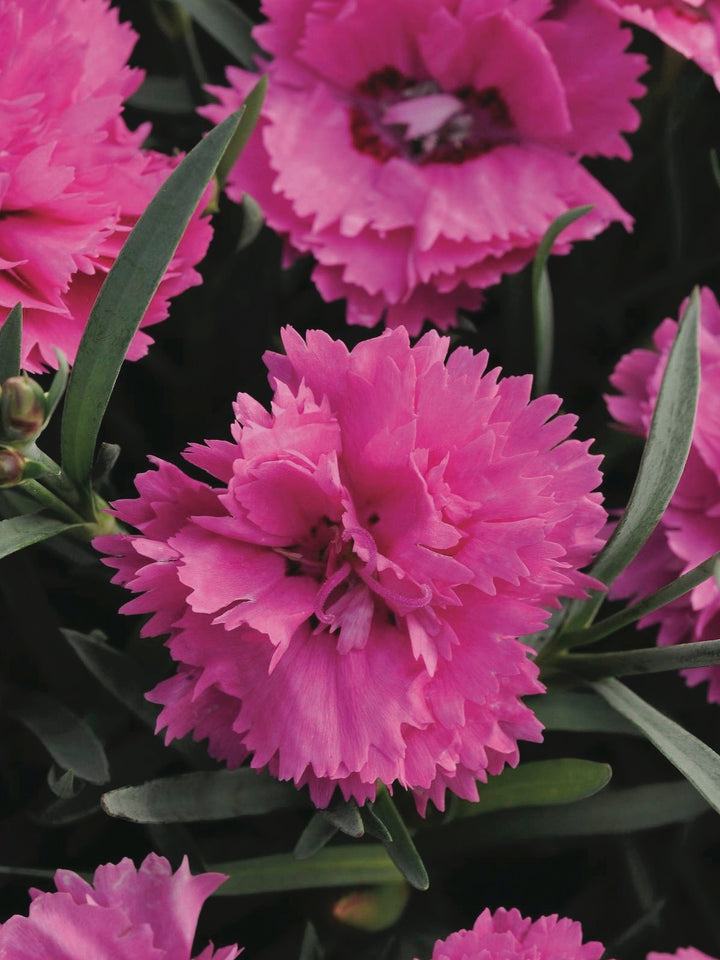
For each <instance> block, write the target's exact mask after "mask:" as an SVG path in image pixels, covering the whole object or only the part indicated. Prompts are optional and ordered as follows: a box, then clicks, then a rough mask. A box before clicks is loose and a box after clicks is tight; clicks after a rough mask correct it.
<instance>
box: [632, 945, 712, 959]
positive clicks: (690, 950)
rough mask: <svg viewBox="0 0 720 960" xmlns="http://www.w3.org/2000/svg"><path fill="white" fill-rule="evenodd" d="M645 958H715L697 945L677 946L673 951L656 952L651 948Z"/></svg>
mask: <svg viewBox="0 0 720 960" xmlns="http://www.w3.org/2000/svg"><path fill="white" fill-rule="evenodd" d="M647 960H715V957H711V956H709V955H708V954H707V953H703V952H702V950H698V949H697V947H678V949H677V950H676V951H675V953H657V952H655V951H654V950H651V951H650V953H649V954H648V955H647Z"/></svg>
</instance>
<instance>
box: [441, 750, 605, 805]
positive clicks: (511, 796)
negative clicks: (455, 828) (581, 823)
mask: <svg viewBox="0 0 720 960" xmlns="http://www.w3.org/2000/svg"><path fill="white" fill-rule="evenodd" d="M611 775H612V771H611V769H610V767H609V766H608V765H607V764H606V763H593V762H592V761H591V760H573V759H569V758H568V759H563V760H539V761H537V762H536V763H522V764H520V766H519V767H516V768H515V769H512V768H508V769H506V770H505V771H504V772H503V773H502V774H500V775H499V776H497V777H490V778H489V780H488V782H487V783H486V784H483V785H481V786H480V788H479V789H480V801H479V803H470V802H469V801H467V800H460V801H458V802H457V804H455V806H454V810H453V813H454V816H455V817H474V816H477V815H478V814H485V813H491V812H492V811H494V810H507V809H510V808H511V807H545V806H553V805H555V804H560V803H574V802H576V801H577V800H584V799H585V798H586V797H591V796H592V795H593V794H595V793H597V792H598V791H600V790H602V789H603V787H605V786H607V784H608V783H609V782H610V777H611Z"/></svg>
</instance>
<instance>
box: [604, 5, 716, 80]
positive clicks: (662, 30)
mask: <svg viewBox="0 0 720 960" xmlns="http://www.w3.org/2000/svg"><path fill="white" fill-rule="evenodd" d="M607 5H608V7H610V8H611V9H613V10H615V11H617V13H619V14H620V16H621V17H623V18H624V19H625V20H629V21H630V22H631V23H637V24H638V25H639V26H641V27H645V29H646V30H650V31H651V32H652V33H654V34H656V35H657V36H658V37H660V39H661V40H663V41H664V42H665V43H666V44H668V46H670V47H673V48H674V49H675V50H677V51H678V52H679V53H682V54H683V56H685V57H688V58H689V59H690V60H694V61H695V62H696V63H697V64H698V66H700V67H702V69H703V70H704V71H705V72H706V73H709V74H710V76H711V77H712V78H713V80H714V81H715V85H716V86H717V87H718V89H720V0H639V2H633V0H607Z"/></svg>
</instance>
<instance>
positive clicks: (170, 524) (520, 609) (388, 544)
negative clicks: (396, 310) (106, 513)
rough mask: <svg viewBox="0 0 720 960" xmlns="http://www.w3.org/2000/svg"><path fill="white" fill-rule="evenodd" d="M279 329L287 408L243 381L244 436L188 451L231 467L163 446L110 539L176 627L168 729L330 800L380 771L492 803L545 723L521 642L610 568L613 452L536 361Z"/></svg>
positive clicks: (420, 799)
mask: <svg viewBox="0 0 720 960" xmlns="http://www.w3.org/2000/svg"><path fill="white" fill-rule="evenodd" d="M283 342H284V344H285V348H286V350H287V356H280V355H278V354H274V353H269V354H266V357H265V361H266V363H267V366H268V369H269V371H270V382H271V385H272V387H273V389H274V398H273V403H272V408H271V412H268V411H267V410H265V409H264V408H263V407H261V406H260V405H259V404H258V403H257V402H256V401H255V400H253V399H252V398H251V397H249V396H247V395H246V394H240V395H239V396H238V398H237V402H236V405H235V413H236V417H237V423H236V424H234V425H233V427H232V433H233V437H234V442H228V441H220V440H210V441H207V444H206V445H204V446H203V445H200V444H194V445H192V446H191V447H190V449H189V451H188V452H187V453H186V454H185V457H186V459H187V460H189V461H190V462H191V463H193V464H195V465H196V466H198V467H202V468H203V469H204V470H206V471H207V472H208V473H209V474H211V475H212V476H214V477H217V478H218V479H219V480H220V481H221V482H222V486H221V487H219V488H215V489H212V488H211V487H209V486H208V485H206V484H204V483H200V482H198V481H196V480H191V479H189V478H188V477H187V476H186V475H185V474H184V473H182V472H181V471H180V470H179V469H177V468H176V467H174V466H171V465H169V464H166V463H162V462H159V461H157V467H158V469H157V471H150V472H148V473H145V474H142V475H141V476H139V477H138V479H137V488H138V491H139V493H140V498H139V499H138V500H123V501H119V502H117V503H116V504H115V505H114V506H115V512H116V515H117V516H118V517H120V518H121V519H122V520H123V521H125V522H127V523H129V524H132V525H133V526H135V527H137V528H138V529H139V530H140V531H141V533H140V534H130V535H115V536H109V537H100V538H98V539H96V540H95V544H96V545H97V546H98V547H99V548H100V549H101V550H103V551H104V552H106V553H109V554H113V555H114V558H113V559H109V560H106V561H105V562H106V563H107V564H109V565H110V566H113V567H117V569H118V573H117V574H116V576H115V581H116V582H119V583H123V584H125V585H126V586H127V587H128V588H129V589H130V590H132V591H133V592H134V593H138V594H141V596H139V597H138V598H136V599H134V600H132V601H131V602H130V603H128V604H127V605H126V606H125V607H123V610H124V611H125V612H127V613H131V612H136V613H148V612H152V613H153V617H152V618H151V619H150V620H149V621H148V622H147V624H146V625H145V628H144V631H145V633H146V634H149V635H154V634H161V633H169V634H170V639H169V641H168V646H169V648H170V652H171V654H172V656H173V658H174V659H175V660H176V661H177V662H178V663H179V664H180V667H179V670H178V672H177V674H176V675H175V676H173V677H171V678H170V679H169V680H166V681H165V682H163V683H161V684H160V685H159V686H158V687H156V688H155V690H154V691H153V692H152V694H151V695H150V699H151V700H153V701H155V702H157V703H161V704H163V706H164V709H163V711H162V713H161V714H160V717H159V720H158V727H159V728H162V727H167V735H166V736H167V740H171V739H173V738H175V737H182V736H184V735H185V734H186V733H188V731H190V730H194V731H195V737H196V738H202V737H208V739H209V749H210V752H211V754H212V755H213V756H215V757H218V758H222V759H225V760H227V762H228V764H229V765H231V766H234V765H237V764H239V763H240V762H241V761H242V760H243V759H244V758H245V757H246V756H247V755H248V754H250V755H251V756H252V761H251V765H252V766H253V767H265V766H267V767H268V768H269V770H270V772H271V773H272V774H273V775H274V776H276V777H279V778H280V779H281V780H289V779H292V780H294V782H295V783H296V784H297V786H298V787H300V786H303V785H304V784H308V785H309V788H310V793H311V796H312V799H313V800H314V802H315V803H316V804H317V805H318V806H326V805H327V803H328V802H329V800H330V797H331V795H332V793H333V790H334V788H335V786H336V785H337V786H339V787H340V789H341V791H342V793H343V795H344V796H345V797H346V798H348V797H350V796H353V797H355V798H356V799H357V800H358V802H360V803H362V802H363V801H364V800H366V799H367V798H373V797H374V796H375V789H376V783H377V781H378V780H380V781H382V782H383V783H386V784H392V783H393V782H394V781H398V782H399V783H400V784H401V785H402V786H403V787H407V788H409V789H411V790H412V791H413V792H414V794H415V798H416V803H417V805H418V808H419V809H420V810H421V811H424V809H425V806H426V803H427V801H428V799H429V798H430V799H432V800H433V801H434V803H435V804H436V805H437V806H438V807H439V808H440V809H442V808H443V805H444V796H445V789H446V788H449V789H450V790H452V791H453V792H454V793H456V794H458V795H459V796H462V797H467V798H469V799H477V787H476V780H477V779H481V780H483V781H485V780H486V779H487V775H488V774H496V773H499V772H500V771H501V770H502V768H503V767H504V766H505V764H506V763H507V764H510V765H512V766H514V765H515V764H516V763H517V762H518V745H517V741H518V739H525V740H539V739H541V733H540V731H541V725H540V723H539V722H538V721H537V720H536V718H535V717H534V715H533V714H532V712H531V711H530V710H529V709H528V708H527V707H526V706H525V705H524V704H523V703H522V702H521V701H520V700H519V697H521V696H523V695H525V694H530V693H537V692H540V691H542V689H543V688H542V686H541V685H540V684H539V683H538V682H537V680H536V676H537V668H536V666H535V664H534V663H533V662H531V661H530V660H528V658H527V653H528V648H527V647H526V646H524V645H523V644H522V643H520V642H519V641H518V640H517V637H519V636H522V635H525V634H529V633H533V632H534V631H537V630H540V629H542V628H543V626H544V624H545V621H546V619H547V616H548V612H547V610H546V608H547V607H553V606H554V607H556V606H558V597H559V596H560V595H565V596H582V595H583V589H584V588H585V587H586V586H587V585H589V584H592V583H594V581H592V580H590V578H589V577H587V576H586V575H584V574H582V573H579V572H578V570H577V568H578V567H581V566H583V565H584V564H586V563H587V562H588V561H589V560H590V558H591V557H592V555H593V553H594V552H595V551H596V550H597V549H598V547H599V546H600V540H599V539H598V537H597V533H598V531H599V530H600V529H601V527H602V525H603V522H604V520H605V511H604V510H603V508H602V507H601V505H600V502H601V497H600V494H598V493H591V492H590V491H591V490H592V489H593V488H594V487H595V486H596V485H597V484H598V482H599V480H600V474H599V472H598V469H597V464H598V460H599V458H598V457H594V456H590V454H589V453H588V446H589V443H587V442H583V443H581V442H580V441H578V440H569V439H566V438H567V437H568V435H569V434H570V433H571V431H572V428H573V425H574V423H575V418H574V417H572V416H569V415H567V414H566V415H563V416H557V417H553V415H554V414H555V413H556V412H557V410H558V407H559V406H560V399H559V398H558V397H551V396H546V397H541V398H540V399H537V400H533V401H529V396H530V386H531V378H530V377H510V378H507V379H505V380H502V381H498V375H499V370H497V369H495V370H491V371H489V372H485V368H486V364H487V359H488V358H487V353H482V354H480V355H478V356H475V355H474V354H473V353H472V352H471V351H470V350H468V349H466V348H463V349H458V350H456V351H455V352H454V353H453V354H452V356H451V357H450V358H449V359H448V362H447V365H445V363H444V360H445V357H446V354H447V350H448V343H449V342H448V340H447V339H445V338H442V337H439V336H438V335H437V334H436V333H430V334H427V335H426V336H424V337H423V338H422V339H421V340H420V341H419V343H417V344H416V345H415V346H413V347H411V346H410V343H409V340H408V335H407V332H406V331H405V329H404V328H400V329H398V330H396V331H393V332H392V333H390V332H388V333H386V334H385V335H384V336H382V337H378V338H375V339H372V340H368V341H366V342H365V343H361V344H359V345H358V346H356V347H355V348H354V349H353V350H352V351H350V352H348V350H347V348H346V347H345V346H344V345H343V344H342V343H340V342H337V341H334V340H331V339H330V337H328V336H327V335H326V334H324V333H321V332H319V331H312V332H310V333H309V334H308V336H307V342H305V341H304V340H303V339H302V338H301V337H300V336H299V335H298V334H297V333H296V332H295V331H294V330H292V329H291V328H286V329H285V330H284V332H283ZM551 418H552V419H551Z"/></svg>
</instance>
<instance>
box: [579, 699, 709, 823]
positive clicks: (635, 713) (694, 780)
mask: <svg viewBox="0 0 720 960" xmlns="http://www.w3.org/2000/svg"><path fill="white" fill-rule="evenodd" d="M592 686H593V688H594V689H595V690H597V692H598V693H599V694H600V695H601V696H602V697H604V698H605V699H606V700H607V702H608V703H609V704H610V706H611V707H613V709H615V710H617V711H618V713H620V714H622V715H623V716H624V717H626V718H627V719H628V720H629V721H630V722H631V723H634V724H635V725H636V726H637V727H638V728H639V729H640V730H641V731H642V733H643V734H644V735H645V736H646V737H647V739H648V740H649V741H650V742H651V743H653V744H654V745H655V746H656V747H657V748H658V750H659V751H660V752H661V753H662V754H663V756H665V757H667V759H668V760H669V761H670V763H672V764H674V765H675V766H676V767H677V768H678V770H679V771H680V773H682V775H683V776H684V777H685V778H686V779H687V780H689V781H690V783H691V784H692V785H693V786H694V787H695V789H696V790H697V791H698V793H700V794H701V795H702V796H703V797H704V798H705V799H706V800H707V802H708V803H709V804H710V806H711V807H714V808H715V809H716V810H717V811H719V812H720V756H718V754H717V753H715V751H714V750H711V749H710V747H708V745H707V744H705V743H703V742H702V740H698V738H697V737H695V736H693V734H692V733H690V732H689V731H688V730H685V729H684V727H681V726H680V724H679V723H675V721H674V720H671V719H670V718H669V717H666V716H665V714H664V713H660V711H659V710H656V709H655V707H652V706H650V704H649V703H646V702H645V701H644V700H643V699H642V698H641V697H639V696H638V695H637V694H636V693H633V691H632V690H629V689H628V688H627V687H625V686H623V684H622V683H620V682H619V681H618V680H600V681H598V682H597V683H593V685H592Z"/></svg>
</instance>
